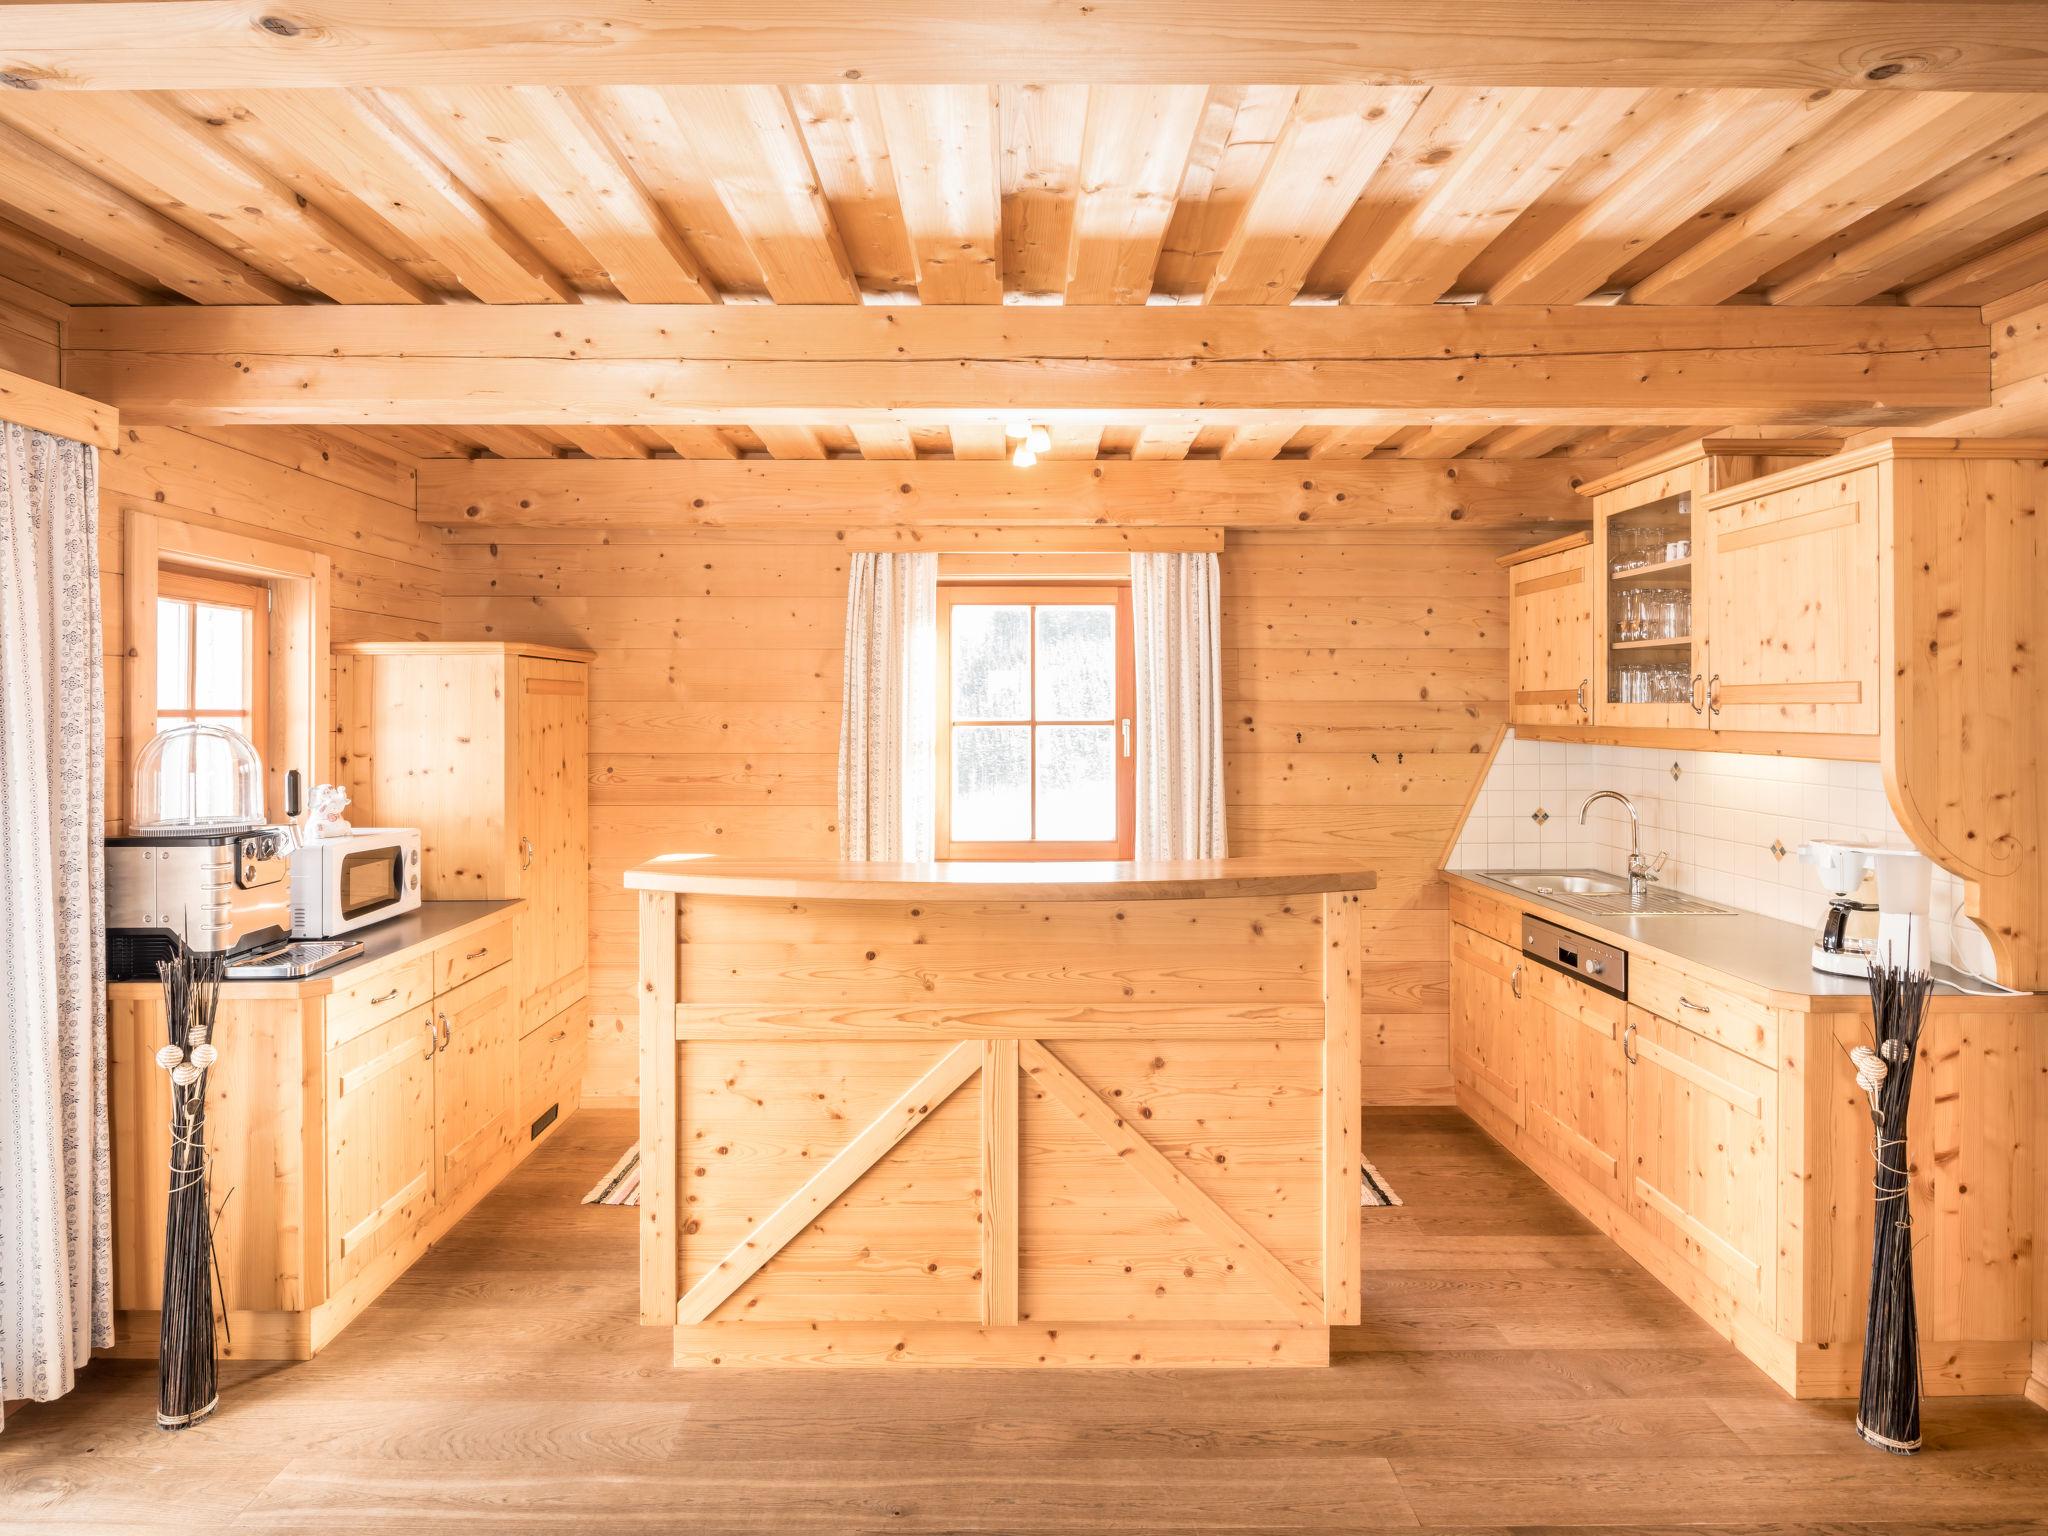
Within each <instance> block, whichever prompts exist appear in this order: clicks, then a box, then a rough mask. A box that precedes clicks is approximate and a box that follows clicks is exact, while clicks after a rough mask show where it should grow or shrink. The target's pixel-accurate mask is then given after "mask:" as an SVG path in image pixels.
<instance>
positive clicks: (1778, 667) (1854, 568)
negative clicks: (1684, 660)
mask: <svg viewBox="0 0 2048 1536" xmlns="http://www.w3.org/2000/svg"><path fill="white" fill-rule="evenodd" d="M1768 483H1769V484H1772V485H1774V486H1775V488H1774V489H1770V490H1765V491H1760V492H1759V493H1758V494H1756V495H1744V494H1742V493H1741V492H1736V493H1734V494H1733V495H1732V496H1729V495H1723V496H1717V497H1709V498H1708V500H1707V502H1706V505H1705V506H1704V507H1703V508H1702V509H1701V512H1700V514H1699V516H1698V517H1696V518H1695V519H1694V521H1695V522H1696V523H1697V524H1698V525H1699V534H1700V543H1701V544H1702V546H1703V547H1704V549H1705V551H1706V555H1705V565H1704V575H1705V582H1704V585H1703V586H1702V587H1701V588H1700V590H1701V591H1702V592H1703V593H1704V594H1705V601H1704V602H1703V603H1702V604H1700V608H1701V610H1702V611H1701V618H1702V620H1703V621H1704V622H1703V623H1702V624H1701V625H1700V626H1699V627H1700V628H1701V629H1703V631H1704V634H1703V636H1702V640H1703V644H1702V647H1701V652H1700V654H1701V656H1702V658H1703V659H1702V660H1701V662H1700V665H1701V666H1702V667H1704V668H1705V669H1706V670H1707V681H1706V694H1705V702H1706V708H1707V711H1708V713H1709V714H1710V715H1711V717H1712V723H1713V727H1714V729H1715V730H1722V731H1801V732H1806V731H1821V732H1827V733H1831V734H1835V735H1843V736H1875V735H1876V734H1877V729H1878V689H1879V670H1880V663H1879V657H1878V618H1879V611H1880V609H1881V608H1882V606H1883V589H1882V585H1881V583H1880V580H1879V569H1878V567H1879V549H1878V533H1877V523H1878V491H1877V470H1876V468H1875V467H1871V468H1865V469H1858V470H1853V471H1848V472H1845V473H1836V474H1830V475H1817V476H1816V477H1815V478H1813V479H1811V480H1804V481H1802V482H1801V483H1799V484H1794V485H1780V484H1777V482H1775V481H1773V482H1768Z"/></svg>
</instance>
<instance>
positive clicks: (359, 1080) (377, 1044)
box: [326, 1006, 436, 1292]
mask: <svg viewBox="0 0 2048 1536" xmlns="http://www.w3.org/2000/svg"><path fill="white" fill-rule="evenodd" d="M435 1044H436V1041H435V1030H434V1011H433V1009H432V1008H431V1007H426V1006H422V1007H418V1008H412V1009H408V1010H406V1011H405V1012H403V1013H400V1014H398V1015H396V1016H395V1017H393V1018H390V1019H387V1020H385V1021H384V1022H383V1023H382V1024H379V1025H376V1026H375V1027H374V1028H371V1029H369V1030H366V1031H364V1032H363V1033H361V1034H359V1035H357V1036H355V1037H354V1038H353V1039H351V1040H349V1041H347V1042H346V1043H345V1044H343V1045H340V1046H337V1047H336V1048H335V1049H333V1050H331V1051H329V1052H328V1053H327V1105H326V1108H327V1213H326V1233H327V1287H328V1290H329V1291H330V1292H332V1291H337V1290H339V1289H340V1288H341V1287H342V1286H344V1285H346V1284H348V1282H349V1281H351V1280H353V1279H354V1278H355V1277H356V1276H357V1275H359V1274H361V1273H362V1272H363V1270H364V1269H365V1268H366V1267H367V1266H368V1264H369V1263H370V1261H371V1260H372V1259H374V1258H375V1257H376V1256H377V1255H378V1254H380V1253H383V1252H385V1251H386V1250H388V1249H389V1248H390V1247H392V1245H393V1244H395V1243H397V1242H398V1241H400V1240H401V1239H402V1238H403V1237H404V1236H405V1235H406V1234H407V1233H409V1232H411V1231H413V1230H414V1229H415V1228H416V1227H418V1226H419V1224H420V1223H421V1222H423V1221H425V1220H426V1219H427V1217H428V1216H430V1215H432V1214H433V1211H434V1194H435V1183H434V1172H435V1163H434V1055H435Z"/></svg>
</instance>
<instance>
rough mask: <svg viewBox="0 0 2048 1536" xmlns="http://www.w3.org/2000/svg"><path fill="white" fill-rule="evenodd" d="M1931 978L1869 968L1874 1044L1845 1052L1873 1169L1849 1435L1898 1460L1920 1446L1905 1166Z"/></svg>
mask: <svg viewBox="0 0 2048 1536" xmlns="http://www.w3.org/2000/svg"><path fill="white" fill-rule="evenodd" d="M1933 984H1934V980H1933V978H1932V977H1931V976H1929V975H1928V974H1927V973H1926V972H1924V971H1909V970H1904V969H1900V968H1897V967H1893V966H1888V965H1878V964H1872V966H1871V968H1870V1009H1871V1016H1872V1023H1873V1026H1874V1030H1875V1034H1876V1040H1877V1043H1876V1046H1875V1047H1874V1048H1873V1047H1871V1046H1867V1045H1859V1046H1857V1047H1856V1049H1855V1050H1853V1051H1851V1052H1850V1053H1849V1055H1850V1059H1851V1060H1852V1061H1854V1062H1855V1064H1856V1082H1857V1085H1858V1086H1859V1087H1861V1088H1862V1089H1863V1091H1864V1094H1865V1095H1866V1096H1867V1097H1868V1098H1869V1100H1870V1119H1871V1124H1872V1126H1873V1127H1874V1143H1873V1144H1874V1148H1875V1151H1876V1162H1877V1172H1876V1178H1875V1180H1874V1185H1875V1189H1874V1194H1875V1199H1876V1205H1877V1215H1876V1220H1875V1222H1874V1223H1873V1224H1872V1230H1871V1244H1870V1316H1869V1319H1868V1320H1867V1321H1866V1322H1865V1324H1864V1330H1863V1381H1862V1391H1861V1392H1860V1394H1859V1396H1858V1398H1857V1403H1856V1432H1857V1433H1858V1434H1859V1435H1861V1436H1862V1437H1863V1438H1864V1439H1865V1440H1867V1441H1869V1442H1870V1443H1871V1444H1872V1445H1875V1446H1878V1447H1879V1448H1881V1449H1883V1450H1887V1451H1890V1452H1892V1453H1893V1454H1895V1455H1899V1456H1911V1455H1913V1454H1914V1453H1916V1452H1917V1451H1918V1450H1919V1449H1920V1323H1919V1318H1918V1316H1917V1315H1916V1313H1915V1311H1914V1305H1913V1210H1912V1199H1911V1194H1910V1191H1909V1188H1908V1184H1909V1179H1908V1168H1907V1162H1906V1113H1907V1109H1908V1107H1909V1104H1910V1101H1911V1099H1912V1094H1913V1066H1914V1062H1915V1060H1916V1059H1917V1058H1918V1056H1919V1050H1920V1025H1921V1021H1922V1019H1923V1018H1924V1017H1925V1015H1926V1010H1927V994H1928V991H1929V989H1930V988H1932V986H1933Z"/></svg>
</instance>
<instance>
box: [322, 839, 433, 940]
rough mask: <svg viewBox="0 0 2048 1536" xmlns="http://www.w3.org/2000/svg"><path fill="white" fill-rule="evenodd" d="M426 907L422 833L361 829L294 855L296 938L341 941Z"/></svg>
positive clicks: (323, 840)
mask: <svg viewBox="0 0 2048 1536" xmlns="http://www.w3.org/2000/svg"><path fill="white" fill-rule="evenodd" d="M419 904H420V834H419V829H418V828H416V827H368V828H359V829H358V830H356V831H354V832H350V833H348V834H346V835H345V836H342V837H328V838H322V839H320V840H319V841H318V842H310V843H305V844H302V845H301V846H300V847H299V849H298V851H297V852H296V853H294V854H293V855H292V937H293V938H295V939H338V938H340V937H341V936H342V935H343V934H345V933H353V932H354V931H355V930H356V929H358V928H367V927H369V926H370V924H372V923H381V922H383V921H384V919H385V918H387V917H397V916H399V915H400V914H401V913H406V912H411V911H413V910H414V909H415V908H417V907H418V906H419Z"/></svg>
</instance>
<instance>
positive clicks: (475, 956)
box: [462, 944, 491, 960]
mask: <svg viewBox="0 0 2048 1536" xmlns="http://www.w3.org/2000/svg"><path fill="white" fill-rule="evenodd" d="M490 952H491V946H490V945H488V944H486V945H485V946H484V947H483V948H482V949H472V950H471V951H470V952H469V953H468V954H466V955H464V956H463V957H462V958H463V959H465V960H480V959H482V958H483V957H484V956H485V955H488V954H489V953H490Z"/></svg>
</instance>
